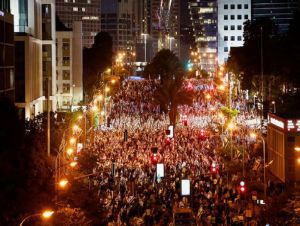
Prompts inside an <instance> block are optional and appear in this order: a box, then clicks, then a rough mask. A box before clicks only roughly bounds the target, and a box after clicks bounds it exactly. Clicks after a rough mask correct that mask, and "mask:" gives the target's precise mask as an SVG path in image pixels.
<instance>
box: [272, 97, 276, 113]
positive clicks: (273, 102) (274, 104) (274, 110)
mask: <svg viewBox="0 0 300 226" xmlns="http://www.w3.org/2000/svg"><path fill="white" fill-rule="evenodd" d="M271 103H272V105H273V107H274V108H273V113H276V102H275V101H274V100H273V101H272V102H271Z"/></svg>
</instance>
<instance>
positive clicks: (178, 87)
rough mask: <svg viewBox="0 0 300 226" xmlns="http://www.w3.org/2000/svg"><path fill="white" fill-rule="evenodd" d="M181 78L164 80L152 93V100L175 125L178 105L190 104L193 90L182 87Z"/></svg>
mask: <svg viewBox="0 0 300 226" xmlns="http://www.w3.org/2000/svg"><path fill="white" fill-rule="evenodd" d="M182 84H183V80H182V78H179V77H177V78H174V79H169V80H165V81H164V82H163V83H162V84H161V85H160V87H159V88H158V89H157V90H156V92H155V94H154V100H155V102H156V103H158V104H160V107H161V110H162V111H163V112H165V113H168V114H169V119H170V123H171V124H172V125H176V119H177V116H178V107H179V106H180V105H192V103H193V96H194V95H193V92H192V91H189V90H187V89H184V88H183V87H182Z"/></svg>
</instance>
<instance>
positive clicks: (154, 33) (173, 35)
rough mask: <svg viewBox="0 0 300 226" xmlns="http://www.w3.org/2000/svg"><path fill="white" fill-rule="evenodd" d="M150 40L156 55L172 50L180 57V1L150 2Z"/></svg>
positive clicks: (163, 0)
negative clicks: (165, 50) (160, 51)
mask: <svg viewBox="0 0 300 226" xmlns="http://www.w3.org/2000/svg"><path fill="white" fill-rule="evenodd" d="M150 2H151V4H150V15H151V16H150V23H151V24H150V39H152V40H153V50H154V54H155V53H157V52H158V51H159V50H161V49H170V50H171V51H173V52H174V53H175V54H177V55H178V56H180V1H179V0H150Z"/></svg>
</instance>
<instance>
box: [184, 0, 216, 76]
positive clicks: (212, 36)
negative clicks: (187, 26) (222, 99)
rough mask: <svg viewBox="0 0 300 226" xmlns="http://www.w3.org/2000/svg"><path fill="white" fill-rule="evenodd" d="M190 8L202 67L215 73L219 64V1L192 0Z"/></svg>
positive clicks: (199, 64)
mask: <svg viewBox="0 0 300 226" xmlns="http://www.w3.org/2000/svg"><path fill="white" fill-rule="evenodd" d="M189 10H190V15H191V20H192V25H193V31H194V36H195V42H196V45H197V52H198V56H199V63H197V64H198V65H197V66H198V67H200V69H203V70H206V71H207V72H211V73H213V72H214V71H215V69H216V66H217V64H218V61H217V56H218V53H217V50H218V28H217V23H218V3H217V0H201V1H198V0H191V1H189Z"/></svg>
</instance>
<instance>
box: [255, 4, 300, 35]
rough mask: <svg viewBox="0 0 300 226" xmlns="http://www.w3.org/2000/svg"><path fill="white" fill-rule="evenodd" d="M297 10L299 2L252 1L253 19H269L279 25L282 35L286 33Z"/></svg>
mask: <svg viewBox="0 0 300 226" xmlns="http://www.w3.org/2000/svg"><path fill="white" fill-rule="evenodd" d="M297 9H299V1H298V0H252V19H253V20H257V19H261V18H269V19H271V20H273V21H274V22H275V24H276V25H278V29H279V32H280V33H285V32H287V30H288V28H289V23H290V21H291V20H292V18H293V14H294V12H295V11H296V10H297Z"/></svg>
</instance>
